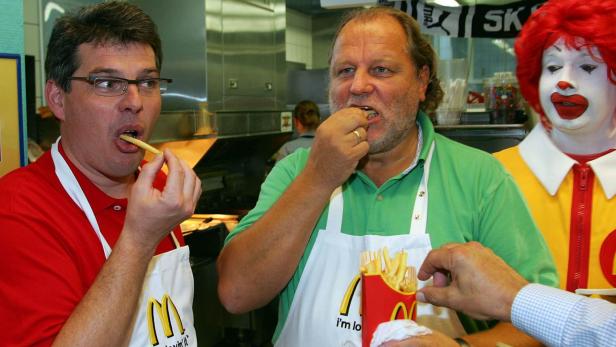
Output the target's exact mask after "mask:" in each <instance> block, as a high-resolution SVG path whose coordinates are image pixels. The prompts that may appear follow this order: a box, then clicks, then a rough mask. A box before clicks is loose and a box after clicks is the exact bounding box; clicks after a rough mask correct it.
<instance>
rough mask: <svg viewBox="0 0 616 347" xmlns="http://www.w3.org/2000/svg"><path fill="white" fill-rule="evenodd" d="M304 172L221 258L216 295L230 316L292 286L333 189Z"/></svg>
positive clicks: (260, 303) (261, 303)
mask: <svg viewBox="0 0 616 347" xmlns="http://www.w3.org/2000/svg"><path fill="white" fill-rule="evenodd" d="M316 177H317V176H316V175H314V174H311V173H309V172H306V170H304V172H302V173H301V174H300V175H299V176H297V178H296V179H295V180H294V181H293V183H291V185H289V187H288V188H287V190H286V191H285V192H284V193H283V194H282V195H281V196H280V198H279V199H278V201H276V203H275V204H274V205H273V206H272V207H271V208H270V209H269V211H267V212H266V213H265V214H264V215H263V216H262V217H261V218H260V219H259V220H258V221H257V222H255V223H254V224H253V225H252V226H251V227H249V228H248V229H247V230H245V231H244V232H242V233H241V234H239V235H238V236H237V237H235V238H234V239H232V240H231V241H230V242H229V243H228V244H227V246H226V247H225V248H224V249H223V251H222V252H221V254H220V256H219V258H218V264H217V266H218V273H219V283H218V293H219V296H220V299H221V301H222V303H223V305H224V306H225V307H226V308H227V310H229V311H230V312H234V313H240V312H245V311H249V310H252V309H255V308H258V307H261V306H263V305H265V304H267V303H268V302H269V301H271V300H272V299H273V298H274V297H275V295H276V294H278V293H279V292H280V291H281V290H282V289H283V288H284V286H285V285H286V284H287V283H288V281H289V279H290V278H291V276H293V273H294V272H295V270H296V268H297V265H298V263H299V261H300V259H301V256H302V254H303V253H304V250H305V248H306V245H307V243H308V240H309V239H310V235H311V232H312V230H313V228H314V227H315V225H316V222H317V220H318V218H319V216H320V215H321V213H322V211H323V208H324V207H325V205H326V204H327V202H328V201H329V197H330V195H331V193H332V191H333V188H329V187H323V186H321V185H320V182H316V181H315V178H316Z"/></svg>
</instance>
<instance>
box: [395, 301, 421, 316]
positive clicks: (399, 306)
mask: <svg viewBox="0 0 616 347" xmlns="http://www.w3.org/2000/svg"><path fill="white" fill-rule="evenodd" d="M416 304H417V301H414V302H413V304H412V305H411V309H410V310H409V311H407V310H406V305H405V304H404V303H403V302H399V303H397V304H396V306H394V309H393V310H391V316H390V317H389V320H396V319H398V318H397V317H398V313H400V310H402V319H413V318H412V316H413V310H414V309H415V305H416Z"/></svg>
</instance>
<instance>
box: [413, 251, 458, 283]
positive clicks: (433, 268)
mask: <svg viewBox="0 0 616 347" xmlns="http://www.w3.org/2000/svg"><path fill="white" fill-rule="evenodd" d="M448 258H449V252H447V250H446V249H443V248H439V249H433V250H431V251H430V253H428V256H426V259H424V261H423V264H421V267H420V268H419V271H418V272H417V278H419V279H420V280H422V281H425V280H427V279H429V278H430V277H432V275H433V274H434V273H436V272H438V271H442V270H443V269H444V270H447V271H449V270H451V268H448V267H447V266H448V264H449V259H448Z"/></svg>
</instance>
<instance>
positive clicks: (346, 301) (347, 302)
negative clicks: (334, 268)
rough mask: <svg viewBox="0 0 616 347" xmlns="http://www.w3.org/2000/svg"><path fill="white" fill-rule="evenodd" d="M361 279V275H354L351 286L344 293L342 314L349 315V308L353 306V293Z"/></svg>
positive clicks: (341, 305)
mask: <svg viewBox="0 0 616 347" xmlns="http://www.w3.org/2000/svg"><path fill="white" fill-rule="evenodd" d="M360 279H361V277H360V275H357V276H355V277H353V279H352V280H351V283H349V286H348V287H347V290H346V292H345V293H344V298H343V299H342V302H341V303H340V314H341V315H343V316H348V315H349V309H350V307H351V300H353V294H355V291H356V290H357V285H358V284H359V280H360ZM360 311H361V309H360ZM360 314H361V312H360Z"/></svg>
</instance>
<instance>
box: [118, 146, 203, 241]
mask: <svg viewBox="0 0 616 347" xmlns="http://www.w3.org/2000/svg"><path fill="white" fill-rule="evenodd" d="M163 163H166V164H167V167H168V169H169V175H168V177H167V182H166V185H165V187H164V189H163V190H162V191H160V190H158V189H156V188H154V187H153V186H152V184H153V182H154V178H155V176H156V173H157V172H158V171H159V170H160V169H161V167H162V165H163ZM200 195H201V181H200V180H199V178H198V177H197V175H196V174H195V173H194V171H193V170H192V169H191V168H190V167H189V166H188V164H186V163H185V162H184V161H182V160H180V159H179V158H178V157H176V156H175V155H174V154H173V153H171V151H168V150H166V151H165V152H164V154H163V155H161V156H156V157H155V158H154V159H153V160H152V161H151V162H149V163H147V164H146V165H144V166H143V167H142V169H141V173H140V174H139V177H138V178H137V180H136V181H135V183H134V185H133V187H132V189H131V192H130V196H129V198H128V208H127V213H126V220H125V223H124V230H123V233H124V232H129V233H131V234H132V235H133V236H134V239H136V240H137V241H139V242H141V243H142V244H143V246H144V247H156V245H157V244H158V243H159V242H160V240H161V239H162V238H163V237H165V236H166V235H168V234H169V232H170V231H171V230H172V229H173V228H174V227H175V226H176V225H178V224H179V223H180V222H182V221H183V220H185V219H186V218H188V217H190V216H191V215H192V214H193V212H194V210H195V207H196V205H197V201H198V199H199V196H200Z"/></svg>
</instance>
